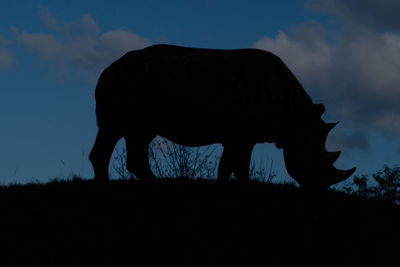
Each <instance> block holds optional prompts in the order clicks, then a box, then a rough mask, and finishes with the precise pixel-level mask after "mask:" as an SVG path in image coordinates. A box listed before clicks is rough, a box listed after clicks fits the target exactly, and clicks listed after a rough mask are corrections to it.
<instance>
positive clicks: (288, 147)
mask: <svg viewBox="0 0 400 267" xmlns="http://www.w3.org/2000/svg"><path fill="white" fill-rule="evenodd" d="M314 107H315V108H314V111H313V112H314V114H313V116H314V120H313V122H312V124H311V126H310V125H307V127H305V128H303V129H306V130H300V131H296V133H294V134H293V135H292V138H289V141H288V142H287V143H286V144H285V145H284V146H283V154H284V159H285V165H286V169H287V171H288V173H289V175H290V176H292V178H293V179H295V180H296V181H297V182H298V183H299V184H300V185H301V186H304V187H314V188H328V187H329V186H331V185H333V184H336V183H339V182H342V181H344V180H346V179H347V178H349V177H350V176H351V175H352V174H353V173H354V172H355V170H356V168H352V169H349V170H339V169H336V168H335V166H334V165H333V164H334V162H335V161H336V160H337V159H338V157H339V156H340V154H341V152H340V151H337V152H328V151H327V150H326V148H325V143H326V139H327V137H328V134H329V132H330V131H331V130H332V129H333V128H334V127H335V126H336V124H337V123H325V122H324V121H323V120H322V119H321V117H320V116H321V115H322V113H323V112H324V110H325V108H324V106H323V105H322V104H319V105H315V106H314Z"/></svg>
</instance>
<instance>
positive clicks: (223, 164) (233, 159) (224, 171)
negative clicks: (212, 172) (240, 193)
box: [217, 143, 255, 182]
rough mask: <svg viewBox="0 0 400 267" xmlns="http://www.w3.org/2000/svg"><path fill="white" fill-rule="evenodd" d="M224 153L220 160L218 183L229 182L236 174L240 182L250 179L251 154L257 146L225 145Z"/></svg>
mask: <svg viewBox="0 0 400 267" xmlns="http://www.w3.org/2000/svg"><path fill="white" fill-rule="evenodd" d="M223 145H224V151H223V152H222V156H221V158H220V160H219V166H218V178H217V180H218V181H221V182H224V181H228V180H229V178H230V176H231V174H232V173H234V175H235V176H236V178H237V179H238V180H239V181H247V180H249V179H250V177H249V171H250V160H251V153H252V151H253V148H254V145H255V144H242V143H225V144H223Z"/></svg>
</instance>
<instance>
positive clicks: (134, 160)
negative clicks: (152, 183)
mask: <svg viewBox="0 0 400 267" xmlns="http://www.w3.org/2000/svg"><path fill="white" fill-rule="evenodd" d="M154 137H155V135H140V136H138V135H130V136H128V137H126V138H125V141H126V168H127V169H128V171H129V172H130V173H133V174H134V175H136V176H137V177H138V178H139V179H140V180H153V179H154V178H155V176H154V174H153V172H152V171H151V168H150V163H149V144H150V142H151V141H152V140H153V138H154Z"/></svg>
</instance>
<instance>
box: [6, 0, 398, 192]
mask: <svg viewBox="0 0 400 267" xmlns="http://www.w3.org/2000/svg"><path fill="white" fill-rule="evenodd" d="M399 13H400V1H398V0H380V1H376V0H303V1H301V0H276V1H275V0H271V1H265V0H254V1H251V4H249V1H238V0H220V1H217V0H177V1H164V0H158V1H156V0H149V1H122V0H114V1H103V0H96V1H75V0H68V1H67V0H60V1H51V0H40V1H38V0H36V1H35V0H29V1H28V0H27V1H19V0H10V1H9V0H5V1H2V2H1V4H0V81H1V84H0V114H1V116H0V148H1V149H0V184H4V183H10V182H19V183H24V182H32V181H46V180H48V179H50V178H53V177H61V178H67V177H68V176H70V175H72V174H79V175H81V176H83V177H92V175H93V173H92V169H91V166H90V164H89V161H88V160H87V155H88V153H89V151H90V149H91V146H92V144H93V141H94V138H95V135H96V130H97V126H96V124H95V113H94V109H95V102H94V88H95V85H96V82H97V78H98V76H99V74H100V73H101V71H102V70H103V69H104V68H105V67H106V66H107V65H108V64H110V63H111V62H113V61H114V60H115V59H117V58H118V57H120V56H122V55H123V54H124V53H125V52H127V51H129V50H133V49H138V48H143V47H145V46H148V45H151V44H156V43H169V44H177V45H185V46H192V47H208V48H229V49H230V48H245V47H255V48H260V49H265V50H269V51H271V52H274V53H275V54H277V55H278V56H280V57H281V58H282V59H283V61H284V62H286V64H287V65H288V66H289V68H290V69H291V70H292V71H293V72H294V73H295V75H296V76H297V77H298V79H299V80H300V81H301V83H302V84H303V86H304V87H305V89H306V91H307V92H308V93H309V95H310V96H311V97H312V98H313V100H314V102H315V103H319V102H322V103H324V104H325V106H326V110H327V111H326V114H325V115H324V119H325V120H326V121H328V122H331V121H338V120H339V121H340V124H339V125H338V126H337V127H336V128H335V130H334V131H332V134H331V135H330V137H329V142H328V149H329V150H337V149H340V150H342V151H343V154H342V156H341V158H340V159H339V160H338V162H337V164H336V166H337V167H339V168H351V167H353V166H357V167H358V170H357V172H356V174H367V173H371V172H374V171H376V170H377V169H379V168H381V167H382V165H383V164H389V165H393V164H397V163H399V160H400V140H399V138H398V137H399V135H400V106H399V100H400V17H399V16H398V14H399ZM254 156H255V158H256V159H262V160H263V159H264V160H266V159H267V160H270V159H273V160H274V169H275V171H276V172H277V174H278V176H280V177H283V178H285V177H287V176H288V175H287V174H286V171H285V169H284V167H283V158H282V155H281V151H280V150H277V149H275V147H274V146H272V145H265V144H264V145H258V146H257V147H256V149H255V152H254Z"/></svg>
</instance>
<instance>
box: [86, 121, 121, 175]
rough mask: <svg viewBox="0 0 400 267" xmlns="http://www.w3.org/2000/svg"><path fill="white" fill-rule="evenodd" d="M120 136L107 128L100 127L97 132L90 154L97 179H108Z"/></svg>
mask: <svg viewBox="0 0 400 267" xmlns="http://www.w3.org/2000/svg"><path fill="white" fill-rule="evenodd" d="M120 138H121V137H120V136H119V135H117V134H115V133H112V132H110V131H107V130H105V129H99V131H98V132H97V137H96V141H95V143H94V145H93V148H92V150H91V151H90V154H89V160H90V162H91V164H92V166H93V171H94V179H95V180H96V181H108V179H109V177H108V165H109V164H110V158H111V154H112V152H113V150H114V147H115V145H116V143H117V142H118V140H119V139H120Z"/></svg>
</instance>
